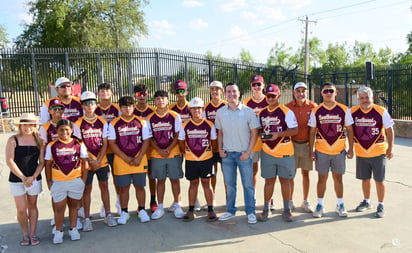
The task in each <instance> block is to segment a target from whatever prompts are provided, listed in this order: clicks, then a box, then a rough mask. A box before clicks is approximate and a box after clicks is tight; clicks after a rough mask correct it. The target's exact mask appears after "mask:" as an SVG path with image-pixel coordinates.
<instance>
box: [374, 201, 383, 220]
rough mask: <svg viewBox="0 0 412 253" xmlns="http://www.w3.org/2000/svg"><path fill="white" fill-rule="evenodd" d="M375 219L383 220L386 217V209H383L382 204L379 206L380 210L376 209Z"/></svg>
mask: <svg viewBox="0 0 412 253" xmlns="http://www.w3.org/2000/svg"><path fill="white" fill-rule="evenodd" d="M375 217H376V218H383V217H385V208H384V207H383V205H382V204H379V205H378V208H377V209H376V213H375Z"/></svg>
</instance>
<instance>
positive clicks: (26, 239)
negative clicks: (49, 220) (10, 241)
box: [20, 235, 30, 246]
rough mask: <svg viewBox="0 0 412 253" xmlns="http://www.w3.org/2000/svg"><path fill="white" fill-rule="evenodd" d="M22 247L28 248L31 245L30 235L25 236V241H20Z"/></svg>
mask: <svg viewBox="0 0 412 253" xmlns="http://www.w3.org/2000/svg"><path fill="white" fill-rule="evenodd" d="M20 245H21V246H28V245H30V237H29V235H23V239H22V240H21V241H20Z"/></svg>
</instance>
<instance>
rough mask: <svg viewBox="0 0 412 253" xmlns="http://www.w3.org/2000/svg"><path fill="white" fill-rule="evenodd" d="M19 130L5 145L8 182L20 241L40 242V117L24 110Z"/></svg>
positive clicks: (41, 165) (25, 242)
mask: <svg viewBox="0 0 412 253" xmlns="http://www.w3.org/2000/svg"><path fill="white" fill-rule="evenodd" d="M17 125H18V127H19V133H18V134H16V135H13V136H11V137H10V138H9V139H8V141H7V146H6V162H7V165H8V167H9V168H10V175H9V184H10V190H11V193H12V195H13V196H14V201H15V204H16V209H17V219H18V221H19V224H20V227H21V229H22V231H23V239H22V240H21V241H20V245H22V246H26V245H29V244H31V245H37V244H39V243H40V241H39V238H38V237H37V233H36V229H37V221H38V216H39V212H38V209H37V196H38V194H39V193H40V192H41V190H42V189H41V171H42V170H43V167H44V145H43V142H42V141H41V139H40V137H39V135H38V132H37V118H36V116H35V115H34V114H33V113H23V114H22V115H21V117H20V120H19V122H18V123H17Z"/></svg>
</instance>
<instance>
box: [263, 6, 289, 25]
mask: <svg viewBox="0 0 412 253" xmlns="http://www.w3.org/2000/svg"><path fill="white" fill-rule="evenodd" d="M257 10H258V13H259V16H260V17H261V18H264V19H266V20H272V21H273V20H276V21H279V20H285V19H286V17H285V15H283V13H282V9H280V8H272V7H269V6H261V7H259V8H258V9H257Z"/></svg>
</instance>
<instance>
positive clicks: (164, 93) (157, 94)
mask: <svg viewBox="0 0 412 253" xmlns="http://www.w3.org/2000/svg"><path fill="white" fill-rule="evenodd" d="M154 97H155V98H157V97H167V98H168V97H169V94H168V93H167V91H164V90H158V91H156V92H155V94H154Z"/></svg>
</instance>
